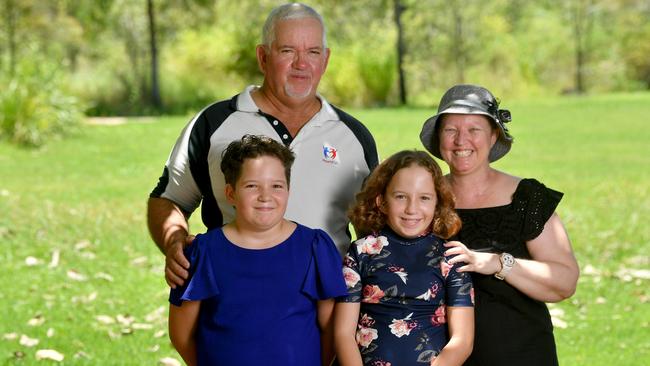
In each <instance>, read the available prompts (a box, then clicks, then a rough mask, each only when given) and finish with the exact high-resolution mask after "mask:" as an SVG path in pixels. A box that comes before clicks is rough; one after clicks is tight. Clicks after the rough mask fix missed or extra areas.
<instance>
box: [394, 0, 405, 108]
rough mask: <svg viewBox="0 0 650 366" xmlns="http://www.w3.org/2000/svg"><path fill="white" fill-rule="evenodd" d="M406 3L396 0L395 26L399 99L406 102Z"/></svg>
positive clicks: (403, 102)
mask: <svg viewBox="0 0 650 366" xmlns="http://www.w3.org/2000/svg"><path fill="white" fill-rule="evenodd" d="M404 9H405V7H404V5H403V4H402V2H401V1H400V0H395V28H397V82H398V85H399V101H400V103H401V104H406V101H407V99H406V78H405V76H404V54H405V53H406V45H405V44H404V27H403V26H402V13H403V12H404Z"/></svg>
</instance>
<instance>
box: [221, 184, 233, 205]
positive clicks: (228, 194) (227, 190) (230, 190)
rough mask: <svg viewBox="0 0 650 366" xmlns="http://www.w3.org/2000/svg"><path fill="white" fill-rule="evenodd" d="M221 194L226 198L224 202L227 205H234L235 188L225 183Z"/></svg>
mask: <svg viewBox="0 0 650 366" xmlns="http://www.w3.org/2000/svg"><path fill="white" fill-rule="evenodd" d="M223 192H224V194H225V196H226V200H227V201H228V203H230V204H231V205H233V206H234V205H235V187H233V186H232V185H231V184H230V183H226V187H225V188H224V189H223Z"/></svg>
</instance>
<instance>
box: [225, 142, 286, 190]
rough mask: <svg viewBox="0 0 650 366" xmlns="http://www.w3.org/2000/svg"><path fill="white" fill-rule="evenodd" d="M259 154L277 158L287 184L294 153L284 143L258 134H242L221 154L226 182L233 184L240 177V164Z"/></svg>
mask: <svg viewBox="0 0 650 366" xmlns="http://www.w3.org/2000/svg"><path fill="white" fill-rule="evenodd" d="M260 156H271V157H274V158H277V159H278V160H280V162H282V165H283V166H284V176H285V177H286V178H287V184H289V181H290V180H291V165H293V161H294V160H295V155H294V154H293V152H292V151H291V149H289V148H288V147H286V146H285V145H283V144H281V143H280V142H277V141H275V140H273V139H272V138H270V137H266V136H261V135H260V136H258V135H244V136H243V137H242V138H241V140H235V141H233V142H231V143H230V144H229V145H228V147H226V149H225V150H224V151H223V153H222V154H221V171H222V172H223V176H224V178H225V180H226V184H230V185H231V186H234V185H235V183H237V180H238V179H239V177H241V171H242V165H244V161H246V160H247V159H255V158H258V157H260Z"/></svg>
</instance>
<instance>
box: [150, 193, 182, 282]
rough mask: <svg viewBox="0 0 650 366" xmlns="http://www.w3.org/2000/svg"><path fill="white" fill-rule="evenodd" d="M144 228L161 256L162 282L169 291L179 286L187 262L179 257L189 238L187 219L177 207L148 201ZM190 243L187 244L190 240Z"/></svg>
mask: <svg viewBox="0 0 650 366" xmlns="http://www.w3.org/2000/svg"><path fill="white" fill-rule="evenodd" d="M147 225H148V226H149V233H150V234H151V238H152V239H153V241H154V242H155V243H156V245H157V246H158V248H159V249H160V251H161V252H162V253H163V254H164V255H165V257H166V258H165V280H166V281H167V284H168V285H169V286H170V287H171V288H176V286H182V285H183V283H184V282H185V280H186V279H187V276H188V271H187V270H188V269H189V267H190V263H189V262H188V261H187V258H185V255H183V248H184V247H185V245H186V242H187V241H188V239H191V238H192V237H191V236H189V232H188V231H189V229H188V227H189V225H188V223H187V218H186V217H185V215H184V214H183V211H181V209H180V208H178V206H176V205H175V204H174V203H173V202H172V201H170V200H168V199H165V198H154V197H151V198H149V202H148V204H147ZM190 242H191V241H190Z"/></svg>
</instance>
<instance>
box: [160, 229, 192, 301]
mask: <svg viewBox="0 0 650 366" xmlns="http://www.w3.org/2000/svg"><path fill="white" fill-rule="evenodd" d="M192 241H194V235H187V236H186V237H185V240H182V239H181V238H178V239H176V240H174V241H173V242H172V243H171V244H170V245H169V247H168V248H167V253H166V255H165V281H167V284H168V285H169V287H171V288H176V286H183V284H184V283H185V280H187V276H188V275H189V272H188V269H189V268H190V262H188V261H187V258H185V255H184V254H183V248H185V247H186V246H187V245H190V244H192Z"/></svg>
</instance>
